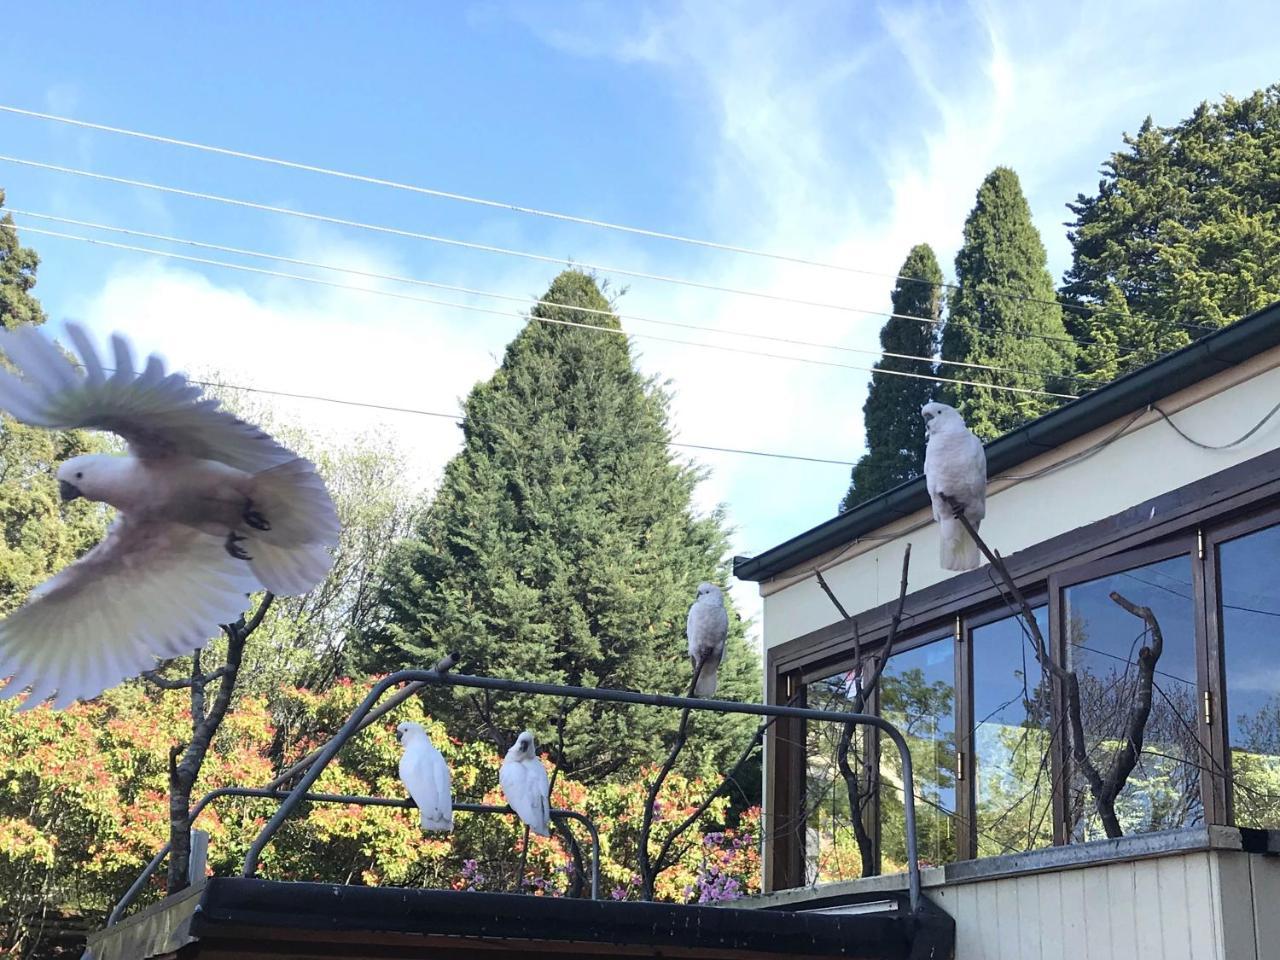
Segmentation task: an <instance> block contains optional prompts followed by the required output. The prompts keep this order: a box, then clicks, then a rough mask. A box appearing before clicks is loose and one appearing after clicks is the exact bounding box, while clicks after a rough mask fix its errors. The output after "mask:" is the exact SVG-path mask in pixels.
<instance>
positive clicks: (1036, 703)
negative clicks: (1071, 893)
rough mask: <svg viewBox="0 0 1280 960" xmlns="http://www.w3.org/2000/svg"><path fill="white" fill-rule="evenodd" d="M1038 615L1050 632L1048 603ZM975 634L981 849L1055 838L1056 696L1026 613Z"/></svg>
mask: <svg viewBox="0 0 1280 960" xmlns="http://www.w3.org/2000/svg"><path fill="white" fill-rule="evenodd" d="M1035 615H1036V623H1037V624H1039V626H1040V631H1041V633H1042V634H1044V635H1045V636H1046V637H1047V636H1048V635H1049V618H1048V614H1047V609H1046V608H1045V607H1043V606H1041V607H1037V608H1036V610H1035ZM972 638H973V761H974V793H975V797H976V804H977V805H976V807H975V810H974V814H975V818H976V820H977V824H978V830H977V832H978V856H979V857H992V856H997V855H999V854H1002V853H1020V852H1022V851H1024V850H1035V849H1037V848H1039V847H1047V846H1050V845H1051V844H1052V843H1053V767H1052V764H1051V762H1050V750H1049V744H1050V733H1049V731H1050V730H1051V729H1052V696H1051V692H1050V687H1049V683H1048V680H1047V678H1046V677H1045V675H1044V672H1043V671H1042V670H1041V669H1040V665H1039V664H1037V663H1036V658H1035V654H1034V652H1033V650H1034V648H1033V647H1032V645H1031V642H1030V640H1029V639H1028V638H1027V635H1026V633H1025V627H1024V625H1023V623H1022V620H1021V618H1019V617H1006V618H1005V619H1003V620H997V621H996V622H995V623H989V624H986V625H985V626H981V627H976V628H975V629H974V630H973V632H972Z"/></svg>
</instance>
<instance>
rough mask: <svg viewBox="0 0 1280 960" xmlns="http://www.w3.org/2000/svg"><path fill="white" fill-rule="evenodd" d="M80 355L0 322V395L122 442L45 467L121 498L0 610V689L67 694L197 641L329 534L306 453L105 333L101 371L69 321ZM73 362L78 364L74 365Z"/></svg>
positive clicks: (78, 491)
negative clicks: (71, 556) (98, 529)
mask: <svg viewBox="0 0 1280 960" xmlns="http://www.w3.org/2000/svg"><path fill="white" fill-rule="evenodd" d="M67 332H68V334H69V335H70V337H71V342H72V344H73V345H74V346H75V348H76V351H77V352H78V353H79V354H80V360H81V364H80V365H77V364H75V363H74V362H73V361H71V360H70V359H68V358H67V356H66V355H65V354H63V353H62V351H61V350H59V349H58V347H56V346H55V345H54V344H53V343H52V342H51V341H49V340H48V339H46V338H45V336H44V335H43V334H42V333H40V332H39V331H38V330H36V329H35V328H32V327H20V328H18V329H16V330H12V331H0V351H3V352H4V354H5V356H7V357H8V359H9V361H10V362H11V363H12V364H13V365H14V366H15V367H16V368H18V370H19V371H20V372H21V378H20V377H19V376H15V375H14V374H13V373H10V372H8V371H7V370H4V369H0V410H3V411H4V412H6V413H8V414H10V415H11V416H13V417H15V418H16V419H18V420H20V421H22V422H23V423H27V424H32V425H34V426H39V427H48V428H49V429H54V430H68V429H78V428H86V427H87V428H91V429H98V430H110V431H112V432H114V433H117V434H119V435H120V436H121V437H122V438H124V440H125V441H126V443H127V444H128V447H129V452H128V453H127V454H125V455H122V456H113V455H106V454H88V455H85V456H79V457H74V458H72V459H70V460H68V461H66V462H65V463H63V464H62V465H61V466H60V467H59V468H58V472H57V478H58V487H59V492H60V493H61V496H62V499H63V500H74V499H76V498H77V497H84V498H86V499H88V500H93V501H97V502H101V503H106V504H110V505H111V506H113V507H115V508H116V510H118V511H119V514H118V516H117V518H116V521H115V523H113V524H112V526H111V529H110V530H108V531H107V535H106V537H105V538H103V540H102V542H101V543H99V544H98V545H97V546H96V547H94V548H93V549H92V550H90V551H89V552H88V553H86V554H85V555H84V556H83V557H81V558H80V559H79V560H77V561H76V562H75V563H73V564H71V565H70V566H68V567H66V568H65V569H64V570H62V572H61V573H59V574H57V575H56V576H54V577H52V578H51V579H50V580H48V581H46V582H45V583H43V584H41V585H40V586H39V587H37V588H36V589H35V590H34V591H33V592H32V594H31V597H30V598H29V599H28V600H27V602H26V604H25V605H24V606H22V607H20V608H18V609H17V610H15V611H14V612H13V613H12V614H10V616H9V617H8V619H6V620H4V621H3V622H0V677H10V676H11V677H12V679H10V681H9V683H8V685H7V686H6V687H5V688H4V689H3V690H2V691H0V696H5V697H8V696H13V695H14V694H17V693H19V692H20V691H22V690H23V689H25V688H28V687H29V688H30V690H31V692H30V695H29V696H28V697H27V700H26V702H25V704H24V707H30V706H35V705H36V704H37V703H40V702H41V701H42V700H44V699H46V698H47V697H50V696H53V697H54V698H55V699H54V706H55V707H58V708H61V707H65V706H67V705H68V704H70V703H71V702H72V701H74V700H75V699H77V698H85V699H89V698H92V697H96V696H97V695H98V694H99V693H101V692H102V691H103V690H105V689H106V688H108V687H110V686H114V685H115V684H117V683H119V682H120V681H122V680H124V679H127V678H129V677H133V676H136V675H138V674H139V673H142V672H143V671H146V670H149V669H151V668H153V667H154V666H155V664H156V661H157V659H162V658H168V657H175V656H180V655H182V654H187V653H191V652H192V651H193V650H196V649H198V648H200V647H202V646H203V645H204V644H205V643H206V642H207V640H208V638H209V637H210V636H211V635H212V634H214V633H216V632H217V629H218V626H219V625H220V624H224V623H234V622H235V621H236V620H237V619H239V617H240V616H241V615H242V614H243V612H244V609H245V606H246V598H247V596H248V595H249V594H251V593H253V592H255V591H258V590H264V589H265V590H269V591H271V592H272V593H275V594H281V595H286V596H287V595H291V594H300V593H305V592H307V591H308V590H310V589H311V588H312V587H314V586H316V584H318V583H320V582H321V581H322V580H323V579H324V578H325V576H326V575H327V574H328V572H329V568H330V567H331V566H332V563H333V559H332V557H331V556H330V552H329V551H330V548H332V547H334V546H336V545H337V543H338V515H337V512H336V511H335V510H334V506H333V501H332V500H331V499H330V498H329V493H328V491H327V490H326V489H325V486H324V482H323V481H322V480H321V479H320V477H319V476H318V475H317V474H316V472H315V468H314V467H313V466H312V465H311V464H310V463H309V462H307V461H306V460H303V459H300V458H299V457H296V456H294V454H293V453H291V452H290V451H288V450H286V449H285V448H284V447H282V446H281V445H280V444H278V443H276V442H275V441H274V440H273V439H271V437H269V436H268V435H267V434H265V433H264V432H262V431H261V430H259V429H258V428H257V427H253V426H250V425H249V424H247V423H244V422H243V421H241V420H237V419H236V418H235V417H233V416H231V415H230V414H228V413H225V412H224V411H222V410H219V409H218V401H216V400H213V399H208V398H202V397H201V391H200V388H199V387H196V386H192V385H191V384H190V383H188V382H187V381H186V379H185V378H184V377H183V376H182V375H181V374H169V375H166V374H165V370H164V364H163V363H162V362H161V361H160V359H159V358H158V357H155V356H152V357H150V358H149V359H148V360H147V363H146V365H145V367H143V368H142V369H141V370H138V369H135V367H134V362H133V354H132V352H131V350H130V348H129V344H128V343H127V342H126V341H125V340H124V338H123V337H120V336H118V335H117V336H113V337H112V340H111V346H112V351H113V354H114V357H113V364H114V370H109V369H108V368H106V367H104V366H103V363H102V361H101V360H100V359H99V357H98V353H97V351H96V350H95V349H94V345H93V343H92V341H91V340H90V339H89V337H88V336H87V334H86V333H85V331H84V330H83V329H81V328H80V327H79V326H74V325H70V324H68V326H67ZM82 368H83V369H82Z"/></svg>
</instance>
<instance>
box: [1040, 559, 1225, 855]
mask: <svg viewBox="0 0 1280 960" xmlns="http://www.w3.org/2000/svg"><path fill="white" fill-rule="evenodd" d="M1112 591H1115V592H1116V593H1118V594H1120V595H1121V596H1123V597H1125V598H1126V599H1128V600H1129V601H1130V602H1132V603H1134V604H1137V605H1139V606H1145V607H1150V608H1151V611H1152V613H1154V614H1155V616H1156V619H1157V621H1158V622H1159V624H1160V629H1161V632H1162V633H1163V635H1164V652H1163V653H1162V654H1161V657H1160V660H1159V662H1158V663H1157V664H1156V675H1155V684H1154V688H1153V690H1152V697H1151V715H1150V717H1149V718H1148V721H1147V724H1146V728H1145V737H1144V742H1143V745H1142V753H1141V754H1140V755H1139V758H1138V763H1137V766H1136V767H1135V768H1134V770H1133V772H1132V773H1131V774H1130V775H1129V778H1128V781H1127V783H1126V785H1125V788H1124V790H1123V791H1122V792H1121V793H1120V796H1119V797H1118V798H1117V799H1116V804H1115V807H1116V817H1117V819H1118V820H1119V822H1120V826H1121V829H1122V830H1123V832H1124V833H1125V834H1131V833H1145V832H1148V831H1151V830H1167V829H1172V828H1174V827H1183V826H1191V825H1193V824H1197V823H1201V822H1202V821H1203V819H1204V810H1203V807H1202V805H1201V802H1200V769H1199V764H1200V759H1201V757H1202V756H1203V754H1202V752H1201V750H1200V746H1199V739H1198V734H1197V730H1196V723H1197V714H1196V704H1197V702H1198V698H1197V686H1196V660H1195V603H1194V601H1193V600H1192V599H1191V560H1190V558H1189V557H1187V556H1180V557H1172V558H1170V559H1168V560H1162V561H1160V562H1159V563H1153V564H1150V565H1148V566H1145V567H1137V568H1135V569H1133V570H1127V571H1125V572H1123V573H1117V574H1112V575H1111V576H1109V577H1102V578H1101V579H1098V580H1091V581H1089V582H1088V583H1082V584H1079V585H1077V586H1074V587H1068V588H1067V589H1065V590H1063V605H1064V616H1065V620H1064V622H1065V624H1066V629H1067V666H1068V667H1069V668H1070V669H1072V670H1074V671H1076V673H1077V675H1078V677H1079V681H1080V701H1081V711H1080V712H1081V720H1082V722H1083V725H1084V731H1085V741H1086V749H1087V750H1088V753H1089V756H1090V758H1091V759H1092V761H1093V764H1094V766H1096V767H1097V768H1098V769H1099V771H1101V773H1102V775H1103V776H1105V775H1106V772H1107V770H1108V768H1109V767H1110V765H1111V762H1112V759H1113V758H1114V756H1115V755H1116V752H1117V751H1118V750H1119V749H1120V747H1121V746H1122V744H1123V740H1124V731H1125V724H1126V720H1127V718H1128V713H1129V709H1130V707H1131V706H1132V705H1133V703H1134V699H1135V695H1136V693H1137V689H1138V670H1137V662H1138V651H1139V650H1140V649H1141V648H1142V647H1143V646H1144V645H1145V644H1147V643H1148V642H1149V638H1148V637H1147V635H1146V630H1145V626H1144V624H1143V622H1142V621H1141V620H1139V619H1138V618H1137V617H1135V616H1133V615H1132V614H1129V613H1127V612H1126V611H1125V610H1124V609H1122V608H1121V607H1120V606H1119V605H1118V604H1116V603H1115V601H1113V600H1112V599H1111V596H1110V594H1111V592H1112ZM1067 801H1068V802H1067V808H1068V809H1067V818H1068V827H1069V830H1068V834H1069V836H1070V837H1071V839H1072V840H1096V839H1099V838H1101V837H1104V836H1106V834H1105V832H1104V830H1103V827H1102V820H1101V818H1100V817H1099V814H1098V811H1097V808H1096V806H1095V803H1094V798H1093V795H1092V793H1091V792H1090V789H1089V786H1088V783H1087V781H1086V780H1085V778H1084V776H1083V774H1082V773H1081V771H1080V770H1078V769H1074V765H1073V769H1072V775H1071V783H1070V784H1069V786H1068V791H1067Z"/></svg>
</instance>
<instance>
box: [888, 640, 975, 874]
mask: <svg viewBox="0 0 1280 960" xmlns="http://www.w3.org/2000/svg"><path fill="white" fill-rule="evenodd" d="M955 677H956V667H955V640H954V638H952V637H946V638H945V639H942V640H935V641H933V642H932V643H928V644H925V645H924V646H922V647H916V648H915V649H914V650H907V651H905V652H903V653H898V654H894V655H893V656H892V657H890V658H889V663H888V665H887V666H886V667H885V671H884V675H883V676H882V677H881V678H880V715H881V716H882V717H884V718H885V719H886V720H888V721H889V722H890V723H892V724H894V725H895V726H896V727H897V728H898V729H899V730H901V731H902V734H903V736H904V737H906V740H907V745H908V747H909V748H910V750H911V761H912V767H913V768H914V773H915V794H916V823H917V827H918V830H917V832H918V835H919V849H920V860H921V862H922V863H924V864H935V865H936V864H942V863H949V862H951V861H953V860H955V858H956V833H955V831H956V818H955V811H956V778H955V769H956V724H955V700H956V695H955V694H956V688H955ZM880 776H881V780H882V783H883V787H882V796H883V800H882V802H881V804H880V848H881V856H880V862H881V871H882V872H883V873H896V872H899V871H902V870H905V869H906V863H907V849H906V839H905V833H904V818H903V809H902V796H903V792H902V761H901V760H900V759H899V757H898V752H897V750H895V749H894V748H893V744H892V743H890V742H888V741H887V740H884V741H883V742H882V743H881V747H880Z"/></svg>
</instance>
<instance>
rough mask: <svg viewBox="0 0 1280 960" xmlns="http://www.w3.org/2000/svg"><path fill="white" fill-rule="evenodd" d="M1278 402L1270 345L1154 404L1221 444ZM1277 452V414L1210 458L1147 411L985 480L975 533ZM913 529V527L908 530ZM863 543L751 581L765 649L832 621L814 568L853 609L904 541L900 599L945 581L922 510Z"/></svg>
mask: <svg viewBox="0 0 1280 960" xmlns="http://www.w3.org/2000/svg"><path fill="white" fill-rule="evenodd" d="M1278 400H1280V349H1275V350H1271V351H1268V352H1267V353H1265V354H1262V355H1260V356H1258V357H1255V358H1253V359H1252V360H1250V361H1249V362H1248V363H1245V364H1242V365H1240V366H1238V367H1234V368H1232V369H1231V370H1228V371H1225V372H1223V373H1220V374H1218V375H1216V376H1214V377H1212V378H1210V379H1208V380H1205V381H1202V382H1201V383H1198V384H1196V385H1195V386H1193V387H1190V388H1188V389H1187V390H1184V391H1182V392H1181V393H1178V394H1174V395H1173V396H1171V397H1168V398H1166V399H1165V400H1163V401H1161V403H1160V406H1161V407H1162V408H1163V409H1164V410H1165V411H1166V412H1167V413H1169V414H1170V416H1171V417H1172V418H1173V420H1174V422H1175V423H1177V424H1178V426H1180V427H1181V428H1182V429H1183V430H1185V431H1186V432H1187V433H1188V434H1189V435H1190V436H1192V437H1194V438H1196V439H1198V440H1201V441H1203V442H1206V443H1219V444H1220V443H1226V442H1228V441H1231V440H1234V439H1236V438H1237V437H1239V436H1240V435H1241V434H1243V433H1244V432H1245V431H1246V430H1248V429H1249V428H1250V427H1252V426H1253V425H1254V424H1255V423H1257V422H1258V420H1259V419H1260V418H1261V417H1262V416H1263V414H1265V413H1266V412H1267V411H1268V410H1269V409H1270V408H1271V407H1272V406H1274V405H1275V403H1276V402H1277V401H1278ZM1131 417H1132V414H1130V415H1129V416H1127V417H1123V418H1121V419H1119V420H1117V421H1115V422H1114V423H1111V424H1108V425H1107V426H1105V427H1103V428H1101V429H1099V430H1096V431H1094V432H1093V433H1091V434H1089V435H1087V436H1085V437H1082V438H1080V439H1079V440H1077V441H1074V442H1073V443H1071V444H1068V445H1065V446H1063V447H1061V448H1058V449H1056V450H1054V451H1052V452H1050V453H1048V454H1045V455H1044V456H1041V457H1038V458H1036V459H1035V460H1033V461H1029V462H1027V463H1024V464H1021V465H1019V466H1018V467H1016V468H1015V469H1013V470H1010V471H1008V472H1007V473H1008V474H1009V475H1011V477H1012V476H1013V475H1016V476H1025V475H1028V474H1031V473H1034V472H1036V471H1038V470H1040V469H1042V468H1044V467H1046V466H1049V465H1051V464H1053V463H1057V462H1059V461H1061V460H1063V459H1065V458H1067V457H1070V456H1071V455H1072V454H1075V453H1078V452H1080V451H1083V450H1086V449H1088V448H1090V447H1092V446H1094V445H1095V444H1097V443H1098V442H1099V441H1102V440H1104V439H1106V438H1107V437H1109V436H1111V435H1113V434H1115V433H1116V431H1117V430H1119V429H1121V428H1122V427H1124V426H1125V425H1126V423H1127V421H1128V420H1129V419H1130V418H1131ZM1277 448H1280V417H1277V418H1275V419H1273V420H1272V421H1271V422H1270V423H1268V424H1267V426H1266V427H1264V428H1263V429H1262V430H1260V431H1259V432H1258V433H1257V434H1255V435H1254V436H1253V437H1252V438H1250V440H1249V441H1248V442H1246V443H1244V444H1242V445H1241V446H1239V447H1235V448H1232V449H1231V450H1225V451H1208V450H1201V449H1200V448H1198V447H1195V446H1193V445H1192V444H1190V443H1188V442H1187V441H1185V440H1183V439H1182V438H1181V437H1179V436H1178V435H1177V434H1176V433H1175V432H1174V431H1173V429H1172V428H1171V427H1170V426H1169V425H1168V424H1167V423H1165V422H1164V421H1163V420H1161V419H1160V418H1159V416H1158V415H1157V414H1155V413H1144V414H1143V415H1142V417H1141V418H1140V419H1138V420H1137V421H1135V422H1134V423H1133V424H1132V425H1130V426H1129V427H1128V429H1126V430H1125V432H1124V434H1123V435H1122V436H1121V437H1120V438H1119V439H1118V440H1116V441H1115V442H1114V443H1112V444H1110V445H1109V446H1107V447H1105V448H1104V449H1102V450H1101V451H1099V452H1098V453H1096V454H1094V455H1093V456H1090V457H1089V458H1087V459H1083V460H1081V461H1079V462H1077V463H1072V464H1069V465H1067V466H1064V467H1062V468H1061V469H1058V470H1055V471H1054V472H1052V473H1049V474H1047V475H1045V476H1042V477H1038V478H1036V479H1033V480H1021V481H1019V480H1017V479H1013V478H1004V479H1002V477H995V478H992V483H991V487H990V492H989V495H988V503H987V518H986V520H985V521H984V522H983V525H982V533H983V534H984V537H985V538H986V539H987V540H988V542H989V543H990V544H991V545H992V546H993V547H994V548H996V549H998V550H999V551H1000V552H1001V553H1004V554H1011V553H1014V552H1016V551H1018V550H1022V549H1025V548H1026V547H1030V546H1033V545H1034V544H1037V543H1040V542H1042V541H1044V540H1047V539H1049V538H1050V537H1054V536H1057V535H1058V534H1061V533H1066V532H1067V531H1070V530H1074V529H1076V528H1078V527H1081V526H1084V525H1086V524H1088V523H1091V522H1093V521H1095V520H1100V519H1102V518H1104V517H1108V516H1111V515H1112V514H1115V513H1119V512H1121V511H1123V510H1126V509H1128V508H1130V507H1132V506H1133V505H1134V504H1137V503H1141V502H1142V501H1144V500H1148V499H1150V498H1152V497H1155V496H1158V495H1160V494H1162V493H1167V492H1169V491H1170V490H1175V489H1177V488H1178V487H1182V486H1185V485H1186V484H1188V483H1192V482H1193V481H1196V480H1199V479H1202V478H1203V477H1207V476H1210V475H1212V474H1214V473H1217V472H1218V471H1220V470H1224V469H1226V468H1227V467H1230V466H1233V465H1235V464H1237V463H1242V462H1244V461H1246V460H1250V459H1252V458H1254V457H1256V456H1259V455H1260V454H1262V453H1265V452H1267V451H1270V450H1274V449H1277ZM913 526H914V527H918V529H914V530H912V529H910V528H912V527H913ZM904 531H906V532H905V533H904ZM868 536H874V537H881V538H883V537H889V538H891V539H888V540H876V541H867V540H864V542H862V543H859V544H856V545H851V546H846V547H845V548H843V549H842V550H837V551H833V552H832V553H829V554H827V555H825V556H822V557H817V558H814V559H813V560H810V561H808V562H807V563H806V564H804V565H803V566H800V567H796V568H793V569H792V570H789V571H787V572H786V573H783V574H781V575H779V576H778V577H775V578H774V579H773V580H770V581H766V582H765V583H762V584H761V593H762V594H763V595H764V643H765V646H766V647H771V646H775V645H777V644H780V643H783V642H785V641H787V640H792V639H794V638H796V637H799V636H803V635H804V634H806V633H809V632H810V631H813V630H817V629H818V628H820V627H824V626H826V625H828V624H830V623H832V622H834V621H835V620H836V619H837V617H836V615H835V611H834V608H833V607H832V605H831V601H830V600H829V599H828V598H827V597H826V595H825V594H824V593H823V592H822V590H821V588H819V586H818V584H817V581H816V580H815V579H814V578H813V575H812V571H813V569H814V567H815V566H820V567H821V568H822V570H823V576H824V577H825V578H826V579H827V582H828V583H829V584H830V585H831V588H832V589H833V590H834V591H835V593H836V595H837V596H838V597H840V599H841V601H842V602H843V604H844V606H845V608H846V609H848V610H850V611H851V612H852V611H861V610H867V609H870V608H872V607H875V606H877V605H878V604H881V603H884V602H886V601H888V600H891V599H892V598H893V597H895V596H896V595H897V590H898V579H899V577H900V575H901V568H902V552H903V548H904V545H905V544H906V543H907V542H910V543H911V544H912V550H911V579H910V586H909V590H910V591H912V592H914V591H916V590H920V589H922V588H924V587H927V586H930V585H932V584H934V583H937V582H939V581H941V580H943V579H945V578H946V577H948V576H951V574H950V573H949V572H948V571H944V570H942V569H941V568H940V567H939V566H938V559H937V558H938V541H937V526H936V524H934V523H932V522H931V520H930V517H929V513H928V511H921V512H920V513H919V514H916V515H915V516H913V517H910V518H907V519H905V520H903V521H899V522H897V523H895V524H891V525H889V526H886V527H884V528H882V529H880V530H877V531H875V533H874V534H871V535H868ZM833 561H834V563H833ZM827 564H831V566H827ZM1277 956H1278V957H1280V952H1278V953H1277Z"/></svg>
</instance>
